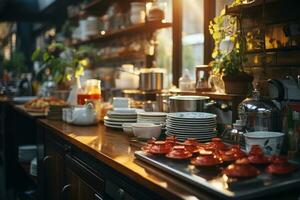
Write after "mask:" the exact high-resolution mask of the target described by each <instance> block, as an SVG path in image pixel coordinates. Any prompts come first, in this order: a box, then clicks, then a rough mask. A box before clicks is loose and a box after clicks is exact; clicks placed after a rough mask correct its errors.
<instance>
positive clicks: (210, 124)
mask: <svg viewBox="0 0 300 200" xmlns="http://www.w3.org/2000/svg"><path fill="white" fill-rule="evenodd" d="M216 117H217V116H216V115H214V114H211V113H204V112H177V113H169V114H168V115H167V124H166V129H167V131H166V135H168V136H176V137H177V138H178V139H179V140H185V139H187V138H196V139H197V140H198V141H201V142H205V141H210V140H211V139H212V138H213V137H216V134H217V132H216Z"/></svg>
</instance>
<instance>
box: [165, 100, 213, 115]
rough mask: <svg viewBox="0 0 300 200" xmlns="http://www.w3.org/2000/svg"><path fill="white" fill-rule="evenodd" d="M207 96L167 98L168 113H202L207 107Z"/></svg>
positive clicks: (208, 104) (209, 104)
mask: <svg viewBox="0 0 300 200" xmlns="http://www.w3.org/2000/svg"><path fill="white" fill-rule="evenodd" d="M209 99H210V98H209V97H207V96H172V97H169V104H170V107H169V109H170V112H204V111H205V110H206V109H207V108H208V107H209V106H211V105H213V104H212V103H209V102H208V101H209Z"/></svg>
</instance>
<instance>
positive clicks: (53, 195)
mask: <svg viewBox="0 0 300 200" xmlns="http://www.w3.org/2000/svg"><path fill="white" fill-rule="evenodd" d="M42 162H43V172H44V187H45V188H44V192H43V195H44V199H45V200H54V199H57V200H60V199H62V198H61V197H62V193H63V189H65V188H63V174H64V173H63V169H64V152H63V148H62V146H61V145H59V144H57V143H56V142H55V141H53V140H51V139H50V138H47V139H46V142H45V156H44V158H43V161H42Z"/></svg>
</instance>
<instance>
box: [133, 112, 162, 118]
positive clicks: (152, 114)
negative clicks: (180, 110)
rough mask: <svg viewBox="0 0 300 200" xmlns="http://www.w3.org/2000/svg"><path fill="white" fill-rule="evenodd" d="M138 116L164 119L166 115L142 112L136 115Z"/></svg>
mask: <svg viewBox="0 0 300 200" xmlns="http://www.w3.org/2000/svg"><path fill="white" fill-rule="evenodd" d="M138 115H139V116H145V117H166V116H167V113H165V112H142V113H139V114H138Z"/></svg>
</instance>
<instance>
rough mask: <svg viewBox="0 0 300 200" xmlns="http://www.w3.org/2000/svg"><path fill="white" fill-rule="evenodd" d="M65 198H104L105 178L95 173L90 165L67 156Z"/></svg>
mask: <svg viewBox="0 0 300 200" xmlns="http://www.w3.org/2000/svg"><path fill="white" fill-rule="evenodd" d="M65 172H66V173H65V174H66V176H65V178H66V179H65V186H64V187H68V190H67V191H65V192H64V193H63V196H64V198H65V199H64V200H102V199H104V198H103V196H104V195H103V193H104V180H103V179H102V178H100V177H99V176H98V175H96V174H95V173H93V172H92V171H91V170H90V169H89V168H88V166H85V164H84V163H82V162H81V161H79V160H78V159H76V158H73V157H72V156H70V155H66V157H65Z"/></svg>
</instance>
